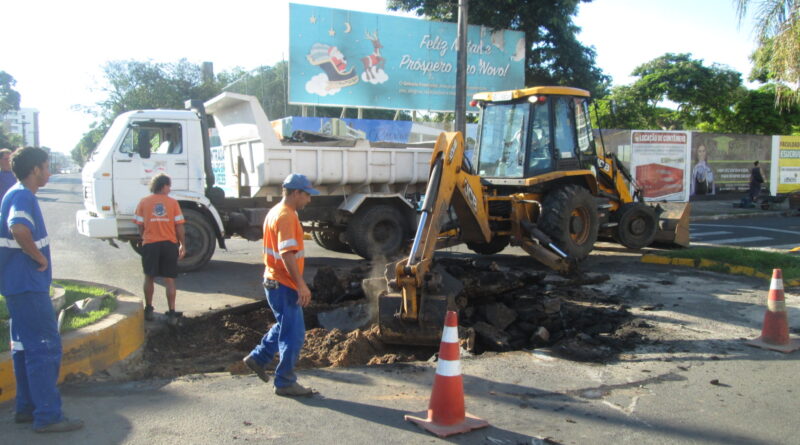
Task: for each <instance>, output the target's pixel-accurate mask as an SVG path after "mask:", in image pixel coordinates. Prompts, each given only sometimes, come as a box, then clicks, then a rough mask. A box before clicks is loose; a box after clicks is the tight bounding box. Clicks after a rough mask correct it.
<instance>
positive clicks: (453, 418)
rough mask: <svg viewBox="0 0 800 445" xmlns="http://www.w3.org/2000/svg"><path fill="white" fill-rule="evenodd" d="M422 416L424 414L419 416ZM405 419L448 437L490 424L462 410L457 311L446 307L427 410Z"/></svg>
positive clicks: (438, 434) (462, 386)
mask: <svg viewBox="0 0 800 445" xmlns="http://www.w3.org/2000/svg"><path fill="white" fill-rule="evenodd" d="M422 416H425V417H422ZM405 419H406V420H409V421H411V422H414V423H416V424H417V425H419V426H420V427H422V428H424V429H426V430H428V431H430V432H432V433H433V434H436V435H437V436H439V437H447V436H451V435H453V434H459V433H466V432H468V431H471V430H475V429H478V428H483V427H487V426H489V422H487V421H485V420H483V419H479V418H477V417H475V416H473V415H471V414H469V413H467V412H465V411H464V381H463V380H462V378H461V361H460V360H459V348H458V315H457V314H456V313H455V312H453V311H448V312H447V316H446V317H445V321H444V331H442V342H441V344H440V346H439V362H438V363H437V365H436V377H435V378H434V380H433V390H432V391H431V402H430V404H429V405H428V412H427V413H425V412H424V411H423V412H421V413H418V414H416V415H413V416H412V415H406V416H405Z"/></svg>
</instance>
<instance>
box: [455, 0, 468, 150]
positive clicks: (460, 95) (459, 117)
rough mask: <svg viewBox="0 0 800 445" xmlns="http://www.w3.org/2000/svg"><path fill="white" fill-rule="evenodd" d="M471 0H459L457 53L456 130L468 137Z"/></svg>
mask: <svg viewBox="0 0 800 445" xmlns="http://www.w3.org/2000/svg"><path fill="white" fill-rule="evenodd" d="M468 3H469V0H458V34H457V37H458V49H457V51H458V52H457V53H456V57H457V59H456V110H455V112H456V128H455V130H456V131H460V132H461V135H462V136H464V137H465V138H466V136H465V135H466V129H467V9H468V6H469V5H468Z"/></svg>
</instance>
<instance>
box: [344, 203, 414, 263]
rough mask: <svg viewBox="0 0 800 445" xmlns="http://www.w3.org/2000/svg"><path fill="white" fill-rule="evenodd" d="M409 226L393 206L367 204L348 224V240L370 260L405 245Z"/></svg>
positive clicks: (360, 253)
mask: <svg viewBox="0 0 800 445" xmlns="http://www.w3.org/2000/svg"><path fill="white" fill-rule="evenodd" d="M407 226H408V224H407V222H406V219H405V218H404V217H403V214H402V213H401V212H400V211H399V210H397V209H396V208H394V207H392V206H390V205H383V204H382V205H376V206H372V207H368V208H366V209H361V210H359V211H358V212H356V214H355V215H354V216H353V218H352V219H351V220H350V222H349V223H348V224H347V232H346V236H347V243H348V244H349V245H350V247H351V248H352V249H353V252H355V253H356V254H357V255H359V256H361V257H363V258H366V259H368V260H371V259H373V258H375V257H385V258H390V257H393V256H395V255H396V254H397V253H398V252H400V250H401V249H402V248H403V242H404V241H405V239H406V234H407V233H408V229H407Z"/></svg>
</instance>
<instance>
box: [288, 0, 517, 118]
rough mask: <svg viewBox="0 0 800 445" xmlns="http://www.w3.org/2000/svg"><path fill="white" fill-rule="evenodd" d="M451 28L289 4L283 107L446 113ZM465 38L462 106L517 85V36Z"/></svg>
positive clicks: (451, 78)
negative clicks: (286, 102)
mask: <svg viewBox="0 0 800 445" xmlns="http://www.w3.org/2000/svg"><path fill="white" fill-rule="evenodd" d="M456 27H457V25H456V24H455V23H442V22H433V21H428V20H418V19H412V18H405V17H395V16H388V15H378V14H369V13H362V12H355V11H347V10H342V9H331V8H322V7H317V6H310V5H298V4H290V5H289V33H290V37H289V102H290V103H293V104H307V105H330V106H349V107H368V108H387V109H407V110H413V109H416V110H430V111H453V110H454V107H455V82H456V48H457V42H456ZM467 40H468V42H467V103H468V104H469V101H470V100H471V97H472V95H473V94H474V93H478V92H481V91H498V90H511V89H517V88H522V87H524V80H525V78H524V67H525V60H524V59H525V34H524V33H522V32H518V31H508V30H499V31H492V30H491V29H490V28H485V27H481V26H470V27H469V30H468V32H467ZM469 109H471V110H472V111H477V109H475V108H468V110H469Z"/></svg>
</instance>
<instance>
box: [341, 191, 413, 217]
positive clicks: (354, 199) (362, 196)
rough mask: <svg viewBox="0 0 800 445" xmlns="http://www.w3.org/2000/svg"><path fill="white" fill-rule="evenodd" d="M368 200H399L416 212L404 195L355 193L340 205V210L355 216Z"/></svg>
mask: <svg viewBox="0 0 800 445" xmlns="http://www.w3.org/2000/svg"><path fill="white" fill-rule="evenodd" d="M367 199H397V200H399V201H400V202H402V203H403V204H405V205H406V206H408V208H409V209H411V210H414V211H416V209H415V208H414V206H413V205H411V203H410V202H408V200H406V199H405V198H404V197H403V195H401V194H399V193H387V194H376V193H369V194H367V193H354V194H352V195H350V196H347V197H346V198H345V200H344V201H343V202H342V203H341V204H339V210H341V211H344V212H347V213H350V214H352V215H354V214H355V213H356V211H358V208H359V207H361V204H363V203H364V201H366V200H367Z"/></svg>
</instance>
